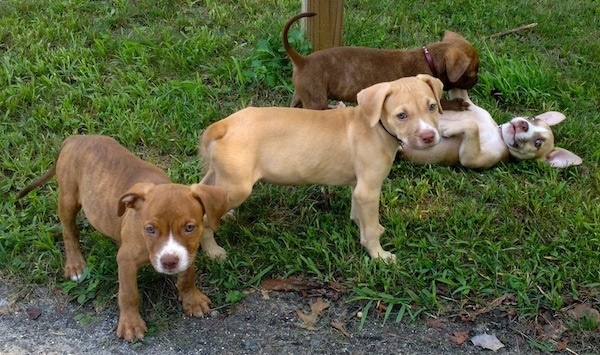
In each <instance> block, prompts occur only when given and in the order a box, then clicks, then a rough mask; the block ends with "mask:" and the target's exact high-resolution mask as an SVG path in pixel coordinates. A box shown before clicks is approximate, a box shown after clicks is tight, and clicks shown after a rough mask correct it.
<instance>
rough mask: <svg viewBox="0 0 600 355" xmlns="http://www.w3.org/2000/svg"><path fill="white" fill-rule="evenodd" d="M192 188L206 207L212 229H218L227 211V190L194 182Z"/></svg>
mask: <svg viewBox="0 0 600 355" xmlns="http://www.w3.org/2000/svg"><path fill="white" fill-rule="evenodd" d="M190 189H191V190H192V194H193V195H194V197H195V198H196V199H197V200H198V201H199V202H200V204H201V205H202V207H203V208H204V213H205V214H206V220H207V221H208V225H209V226H210V228H211V229H212V230H217V227H218V226H219V220H221V217H223V215H224V214H225V212H227V191H226V190H225V189H224V188H222V187H218V186H210V185H204V184H193V185H192V186H190Z"/></svg>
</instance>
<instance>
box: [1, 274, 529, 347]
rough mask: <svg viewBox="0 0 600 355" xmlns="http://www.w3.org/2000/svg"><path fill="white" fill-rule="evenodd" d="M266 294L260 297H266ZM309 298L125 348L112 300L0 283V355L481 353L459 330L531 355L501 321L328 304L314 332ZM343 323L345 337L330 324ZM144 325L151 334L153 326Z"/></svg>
mask: <svg viewBox="0 0 600 355" xmlns="http://www.w3.org/2000/svg"><path fill="white" fill-rule="evenodd" d="M265 295H266V296H265ZM314 301H315V298H310V297H303V296H302V295H300V294H299V293H295V292H269V293H268V294H265V293H261V292H253V293H250V294H248V295H247V297H246V298H245V299H244V300H243V301H242V302H241V303H240V304H238V305H236V306H235V307H234V308H231V309H221V310H219V311H216V312H214V314H213V315H212V316H211V317H206V318H189V317H185V316H183V314H173V315H172V317H170V318H169V320H168V322H169V324H168V326H167V327H158V328H160V329H159V330H155V331H154V332H151V334H149V335H148V336H147V337H146V339H145V341H144V342H142V343H137V344H128V343H125V342H123V341H121V340H119V339H117V338H116V336H115V329H116V322H117V312H118V310H117V306H116V302H115V304H114V305H111V306H110V307H109V308H107V309H103V310H101V311H98V312H95V311H94V310H93V309H92V307H91V306H84V307H80V306H78V305H77V304H76V303H74V302H68V301H67V299H66V297H65V295H64V294H63V292H61V291H60V290H48V289H45V288H37V289H35V290H34V291H32V292H31V293H30V294H29V295H28V296H27V297H24V298H21V299H18V300H15V299H14V295H11V293H10V292H9V288H8V286H7V285H6V283H5V282H4V281H2V280H0V334H2V336H1V337H0V353H2V354H102V355H104V354H107V355H108V354H164V355H167V354H332V353H335V354H373V353H375V354H384V353H385V354H483V353H491V351H490V350H483V349H481V348H480V347H476V346H474V345H473V344H472V342H471V341H470V340H467V341H465V342H464V343H463V344H462V345H456V344H454V343H453V342H451V341H450V340H449V338H450V336H451V335H453V333H454V332H457V331H467V332H468V334H469V335H470V336H473V335H475V334H480V333H483V332H487V333H488V334H495V335H497V337H498V338H499V339H500V340H501V341H502V342H503V343H504V344H505V345H506V346H505V347H504V348H502V349H500V350H498V351H497V352H496V353H495V354H526V353H527V354H530V353H532V349H531V348H528V346H527V345H526V342H525V341H524V339H523V337H522V336H520V335H518V334H516V333H515V332H514V331H512V330H511V329H510V327H509V326H508V325H507V324H505V322H506V321H500V322H496V321H493V320H491V321H490V320H479V321H478V322H477V323H463V322H460V323H453V322H449V321H447V320H441V322H435V324H431V323H429V324H426V323H425V321H419V322H415V323H412V324H406V323H405V322H402V323H396V322H394V321H393V320H391V321H388V322H387V323H386V324H385V325H384V326H382V325H381V319H378V317H377V316H376V315H374V314H371V315H369V318H368V320H367V322H366V323H365V325H364V328H363V329H362V330H360V329H359V325H360V319H358V317H356V313H357V312H358V311H360V309H357V308H356V307H358V306H357V305H356V304H352V303H351V304H348V303H345V302H343V301H341V300H340V301H328V302H329V303H330V307H328V308H327V309H326V310H324V311H323V312H322V316H321V317H320V318H319V320H318V322H317V323H316V325H315V328H316V330H306V329H303V328H301V327H300V326H299V325H300V324H301V320H300V319H299V317H298V316H297V314H296V312H297V311H298V310H300V311H303V312H304V313H310V308H309V302H314ZM333 321H341V322H342V323H343V324H344V327H343V329H344V330H345V331H347V333H348V334H347V335H344V334H343V333H342V332H341V331H339V330H336V329H335V328H334V327H332V326H331V323H332V322H333ZM149 326H150V328H151V329H152V324H151V321H150V322H149Z"/></svg>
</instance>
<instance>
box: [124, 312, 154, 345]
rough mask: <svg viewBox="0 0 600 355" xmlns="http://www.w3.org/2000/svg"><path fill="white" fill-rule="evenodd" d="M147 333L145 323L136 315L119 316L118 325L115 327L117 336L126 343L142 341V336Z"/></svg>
mask: <svg viewBox="0 0 600 355" xmlns="http://www.w3.org/2000/svg"><path fill="white" fill-rule="evenodd" d="M146 331H148V327H146V322H144V320H143V319H142V317H141V316H140V315H139V314H138V315H129V316H123V315H120V316H119V325H118V326H117V336H118V337H119V338H123V339H124V340H126V341H128V342H133V341H135V340H143V339H144V334H146Z"/></svg>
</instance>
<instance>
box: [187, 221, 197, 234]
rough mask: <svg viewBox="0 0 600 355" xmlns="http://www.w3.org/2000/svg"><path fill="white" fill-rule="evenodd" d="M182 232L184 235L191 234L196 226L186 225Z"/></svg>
mask: <svg viewBox="0 0 600 355" xmlns="http://www.w3.org/2000/svg"><path fill="white" fill-rule="evenodd" d="M184 230H185V232H186V233H192V232H193V231H194V230H196V226H195V225H193V224H192V223H188V224H186V225H185V227H184Z"/></svg>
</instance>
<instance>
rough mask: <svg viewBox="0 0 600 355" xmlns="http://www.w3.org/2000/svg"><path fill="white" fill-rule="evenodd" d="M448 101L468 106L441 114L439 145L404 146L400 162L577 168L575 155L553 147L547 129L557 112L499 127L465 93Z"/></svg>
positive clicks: (457, 92)
mask: <svg viewBox="0 0 600 355" xmlns="http://www.w3.org/2000/svg"><path fill="white" fill-rule="evenodd" d="M450 97H451V98H461V99H463V100H464V101H465V102H467V103H469V104H470V105H469V108H468V109H467V110H466V111H460V112H459V111H444V113H443V114H442V115H441V116H440V132H441V133H442V137H443V138H442V140H441V142H440V144H438V145H436V146H433V147H430V148H428V149H424V150H415V149H411V148H410V147H404V148H401V150H400V156H401V157H402V159H404V160H407V161H410V162H413V163H415V164H422V165H424V164H443V165H454V164H458V163H460V164H461V165H463V166H465V167H467V168H474V169H485V168H489V167H492V166H494V165H496V164H498V163H499V162H501V161H505V160H507V159H508V158H509V157H510V156H512V157H514V158H516V159H520V160H538V161H544V162H547V163H549V164H551V165H552V166H554V167H558V168H564V167H567V166H570V165H579V164H581V163H582V160H581V158H580V157H579V156H577V155H576V154H575V153H572V152H570V151H568V150H566V149H563V148H558V147H555V146H554V135H553V134H552V130H551V128H550V126H553V125H556V124H558V123H560V122H561V121H563V120H564V119H565V116H564V115H563V114H562V113H560V112H546V113H543V114H541V115H538V116H536V117H530V118H524V117H516V118H513V119H512V120H511V121H509V122H507V123H504V124H502V125H500V126H498V124H497V123H496V121H494V119H493V118H492V116H491V115H490V113H489V112H488V111H486V110H484V109H483V108H481V107H479V106H476V105H475V104H474V103H473V102H472V101H471V100H470V99H469V96H468V95H467V92H466V90H460V89H453V90H451V91H450Z"/></svg>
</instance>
